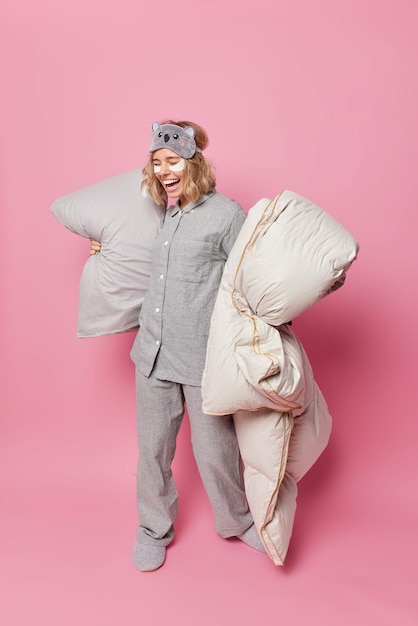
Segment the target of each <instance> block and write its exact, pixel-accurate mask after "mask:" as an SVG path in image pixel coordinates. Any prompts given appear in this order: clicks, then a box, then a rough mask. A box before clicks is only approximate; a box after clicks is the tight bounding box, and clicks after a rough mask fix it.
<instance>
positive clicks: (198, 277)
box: [170, 239, 213, 283]
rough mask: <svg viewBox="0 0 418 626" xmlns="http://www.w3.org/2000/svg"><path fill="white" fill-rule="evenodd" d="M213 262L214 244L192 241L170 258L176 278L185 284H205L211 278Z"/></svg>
mask: <svg viewBox="0 0 418 626" xmlns="http://www.w3.org/2000/svg"><path fill="white" fill-rule="evenodd" d="M172 252H173V251H172ZM212 261H213V243H211V242H210V241H197V240H196V239H191V240H190V241H187V242H186V243H184V246H183V247H182V249H181V250H178V251H176V253H175V258H170V265H171V264H173V265H174V266H175V278H176V280H179V281H180V282H184V283H203V282H206V281H207V280H208V278H209V275H210V272H211V269H212Z"/></svg>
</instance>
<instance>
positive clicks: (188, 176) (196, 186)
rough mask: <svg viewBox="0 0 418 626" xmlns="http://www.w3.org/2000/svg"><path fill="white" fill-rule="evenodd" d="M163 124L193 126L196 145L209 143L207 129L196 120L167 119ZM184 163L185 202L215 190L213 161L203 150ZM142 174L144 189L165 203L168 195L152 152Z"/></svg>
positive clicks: (203, 145)
mask: <svg viewBox="0 0 418 626" xmlns="http://www.w3.org/2000/svg"><path fill="white" fill-rule="evenodd" d="M161 124H176V125H177V126H181V127H182V128H185V127H186V126H191V127H192V128H193V129H194V131H195V138H194V139H195V142H196V146H197V147H198V148H200V149H201V150H204V149H205V148H206V147H207V146H208V144H209V138H208V135H207V133H206V131H205V129H204V128H202V127H201V126H199V125H198V124H195V123H194V122H187V121H181V122H174V121H173V120H166V121H164V122H161ZM184 164H185V166H184V170H183V172H184V174H183V198H184V201H185V203H186V204H188V203H189V202H195V201H196V200H198V199H199V198H200V196H203V195H204V194H207V193H209V192H210V191H213V190H214V189H215V186H216V176H215V170H214V167H213V165H212V163H210V161H208V160H207V159H206V158H205V157H204V156H203V154H202V153H201V152H196V153H195V154H194V156H192V158H191V159H185V160H184ZM142 174H143V180H142V189H143V188H145V189H146V191H147V192H148V194H149V195H150V196H151V198H152V199H153V200H155V202H157V204H165V203H166V201H167V195H166V193H165V190H164V187H163V186H162V184H161V183H160V181H159V180H158V178H157V177H156V175H155V173H154V165H153V162H152V153H151V155H150V158H149V161H148V163H147V164H146V166H145V167H144V168H143V170H142Z"/></svg>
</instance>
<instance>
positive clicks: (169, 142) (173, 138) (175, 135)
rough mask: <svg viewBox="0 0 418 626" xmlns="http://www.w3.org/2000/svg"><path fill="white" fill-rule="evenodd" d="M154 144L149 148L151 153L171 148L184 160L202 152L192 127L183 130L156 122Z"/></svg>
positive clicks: (172, 125) (153, 135)
mask: <svg viewBox="0 0 418 626" xmlns="http://www.w3.org/2000/svg"><path fill="white" fill-rule="evenodd" d="M152 133H153V134H152V143H151V146H150V148H149V151H150V152H155V151H156V150H160V149H161V148H169V150H172V151H173V152H175V153H176V154H178V155H179V156H181V157H182V158H183V159H191V158H192V156H194V154H195V153H196V152H202V151H201V150H200V148H198V147H197V146H196V142H195V139H194V137H195V131H194V129H193V128H192V127H191V126H186V128H182V127H181V126H177V124H158V122H154V123H153V125H152Z"/></svg>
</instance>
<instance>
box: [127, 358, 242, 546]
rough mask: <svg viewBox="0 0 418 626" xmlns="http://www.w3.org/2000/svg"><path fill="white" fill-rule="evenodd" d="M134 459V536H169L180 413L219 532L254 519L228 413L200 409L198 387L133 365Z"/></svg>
mask: <svg viewBox="0 0 418 626" xmlns="http://www.w3.org/2000/svg"><path fill="white" fill-rule="evenodd" d="M136 395H137V428H138V443H139V459H138V474H137V503H138V514H139V520H140V526H139V527H138V536H137V540H138V542H139V543H143V544H149V545H150V544H158V545H161V546H166V545H168V544H169V543H170V541H171V540H172V539H173V533H174V530H173V523H174V520H175V519H176V516H177V501H178V494H177V489H176V486H175V484H174V480H173V475H172V472H171V463H172V460H173V458H174V453H175V449H176V438H177V434H178V432H179V429H180V426H181V422H182V419H183V415H184V404H186V406H187V412H188V414H189V419H190V428H191V436H192V446H193V453H194V456H195V459H196V462H197V466H198V469H199V473H200V476H201V478H202V481H203V484H204V487H205V489H206V492H207V494H208V496H209V500H210V502H211V505H212V509H213V513H214V517H215V528H216V530H217V532H218V533H219V534H220V535H222V537H231V536H235V535H239V534H241V533H243V532H244V531H245V530H247V528H249V527H250V526H251V524H252V522H253V520H252V517H251V513H250V512H249V508H248V503H247V499H246V497H245V492H244V483H243V477H242V465H241V457H240V454H239V448H238V442H237V438H236V435H235V429H234V424H233V419H232V417H231V416H211V415H205V414H204V413H202V399H201V388H200V387H192V386H190V385H182V384H179V383H173V382H170V381H164V380H159V379H157V378H156V377H155V376H154V375H153V374H151V375H150V376H149V377H146V376H143V374H141V373H140V372H139V371H138V368H136Z"/></svg>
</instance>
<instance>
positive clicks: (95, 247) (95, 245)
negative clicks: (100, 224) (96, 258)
mask: <svg viewBox="0 0 418 626" xmlns="http://www.w3.org/2000/svg"><path fill="white" fill-rule="evenodd" d="M101 249H102V244H101V243H100V241H96V240H95V239H90V251H89V254H90V256H93V255H94V254H97V253H98V252H100V250H101Z"/></svg>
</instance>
